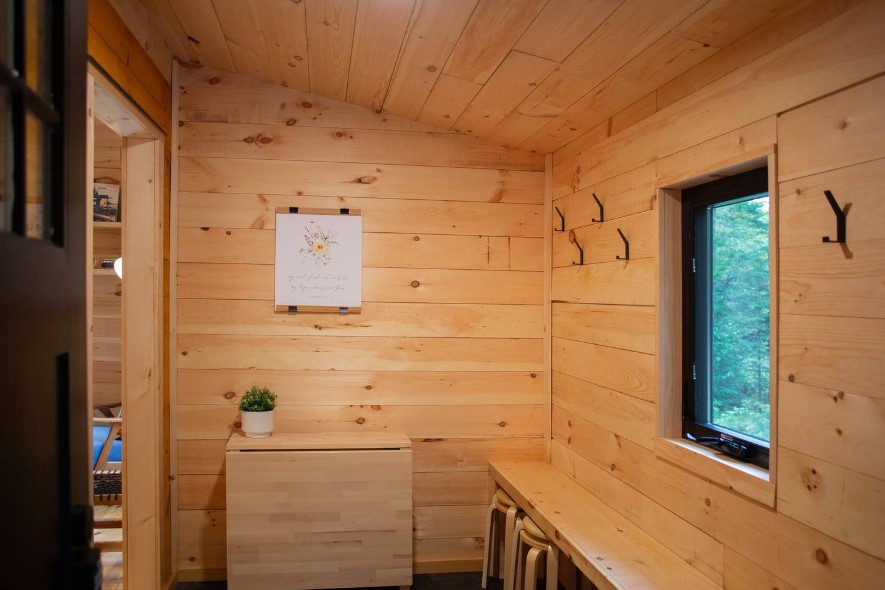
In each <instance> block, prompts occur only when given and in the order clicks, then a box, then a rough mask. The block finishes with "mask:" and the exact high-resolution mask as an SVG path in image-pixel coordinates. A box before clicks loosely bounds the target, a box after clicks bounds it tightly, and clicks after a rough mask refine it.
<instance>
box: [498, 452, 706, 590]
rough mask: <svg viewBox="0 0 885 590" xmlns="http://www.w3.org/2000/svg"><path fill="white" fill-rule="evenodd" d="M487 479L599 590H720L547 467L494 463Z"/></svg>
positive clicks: (521, 463) (637, 528)
mask: <svg viewBox="0 0 885 590" xmlns="http://www.w3.org/2000/svg"><path fill="white" fill-rule="evenodd" d="M489 475H491V476H492V478H493V479H494V480H495V481H496V482H497V484H498V485H499V486H500V487H502V488H503V489H504V491H506V492H507V493H508V494H509V495H510V497H511V498H513V499H514V500H515V501H516V503H517V504H518V505H519V507H520V508H521V509H522V510H523V511H524V512H525V513H526V514H528V515H529V517H530V518H531V519H532V520H533V521H535V523H536V524H537V525H538V526H539V527H541V529H542V530H543V531H544V534H546V535H547V537H548V538H549V539H550V540H551V541H553V542H554V543H555V544H556V545H557V546H558V547H559V549H560V550H561V551H562V553H563V554H565V555H566V556H568V557H569V558H570V559H571V560H572V562H573V563H574V564H575V565H576V566H577V567H578V569H580V570H581V571H582V572H583V573H584V575H585V576H587V578H588V579H589V580H590V581H591V582H593V583H594V584H595V585H596V586H597V587H599V588H605V589H608V588H617V589H622V590H626V589H630V590H632V589H637V590H638V589H642V590H646V589H648V588H663V589H672V590H685V589H687V588H691V589H692V590H695V589H699V590H703V589H707V588H709V589H710V590H714V589H719V590H721V586H719V585H718V584H716V583H715V582H713V581H712V580H710V579H709V578H707V577H706V576H704V575H703V574H702V573H700V572H699V571H698V570H696V569H695V568H693V567H692V566H691V565H689V564H688V563H687V562H686V561H684V560H683V559H682V558H680V557H679V556H678V555H676V554H675V553H673V552H672V551H670V550H669V549H667V548H666V547H665V546H664V545H662V544H661V543H659V542H658V541H656V540H655V539H654V538H652V537H651V536H649V535H648V533H646V532H644V531H642V530H641V529H640V528H639V527H637V526H636V525H634V524H633V523H631V522H630V521H629V520H627V519H626V518H625V517H624V516H622V515H621V514H619V513H618V512H616V511H615V510H614V509H612V508H611V507H609V506H608V505H607V504H605V503H604V502H603V501H602V500H600V499H599V498H598V497H596V496H594V495H593V494H592V493H590V492H589V491H587V490H586V489H584V488H583V487H581V485H580V484H578V483H577V482H575V481H574V480H572V479H571V478H569V477H568V476H566V475H565V474H564V473H562V472H561V471H559V470H558V469H556V468H555V467H553V466H552V465H550V464H549V463H543V462H494V463H491V464H490V465H489Z"/></svg>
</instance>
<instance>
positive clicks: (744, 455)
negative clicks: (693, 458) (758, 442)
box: [685, 432, 753, 461]
mask: <svg viewBox="0 0 885 590" xmlns="http://www.w3.org/2000/svg"><path fill="white" fill-rule="evenodd" d="M685 438H687V439H688V440H690V441H691V442H696V443H698V444H699V445H703V446H705V447H708V448H711V449H715V450H717V451H721V452H723V453H725V454H726V455H728V456H729V457H734V458H735V459H739V460H741V461H749V460H750V459H751V458H752V456H753V451H752V449H750V447H748V446H747V445H742V444H741V443H739V442H735V441H733V440H731V437H729V436H728V435H725V434H722V435H720V436H718V437H717V436H697V437H696V436H692V434H691V433H690V432H686V433H685Z"/></svg>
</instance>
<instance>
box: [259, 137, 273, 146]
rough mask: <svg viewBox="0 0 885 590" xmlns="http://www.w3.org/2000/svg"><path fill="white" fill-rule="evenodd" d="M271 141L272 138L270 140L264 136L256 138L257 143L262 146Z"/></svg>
mask: <svg viewBox="0 0 885 590" xmlns="http://www.w3.org/2000/svg"><path fill="white" fill-rule="evenodd" d="M272 141H273V138H270V137H268V136H266V135H259V136H258V143H263V144H264V145H267V144H269V143H270V142H272Z"/></svg>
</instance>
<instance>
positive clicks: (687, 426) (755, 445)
mask: <svg viewBox="0 0 885 590" xmlns="http://www.w3.org/2000/svg"><path fill="white" fill-rule="evenodd" d="M761 192H766V193H767V192H768V172H767V169H766V168H764V167H760V168H754V169H751V170H747V171H746V172H741V173H739V174H735V175H732V176H728V177H725V178H721V179H718V180H714V181H711V182H706V183H703V184H700V185H697V186H694V187H691V188H688V189H686V190H684V191H683V193H682V195H681V199H680V201H681V203H682V293H683V298H682V334H683V337H682V343H683V351H682V359H683V362H682V382H683V389H682V432H681V434H682V436H683V437H685V438H687V436H688V435H689V434H690V435H692V436H694V437H716V438H721V437H723V435H724V437H725V438H726V439H731V440H733V441H734V442H736V443H739V444H741V445H744V446H746V447H747V448H749V449H750V452H751V453H752V455H751V458H750V459H748V460H746V462H748V463H751V464H754V465H757V466H759V467H762V468H763V469H768V463H769V447H770V445H769V444H766V443H764V442H763V441H760V440H758V439H755V438H753V437H750V436H749V435H744V434H742V433H739V432H734V431H730V430H728V429H726V428H722V427H719V428H717V427H716V426H714V425H712V424H708V423H704V422H701V421H699V418H698V417H697V415H696V412H697V410H696V408H697V402H698V400H697V397H698V391H697V384H698V383H700V381H699V380H698V379H696V378H694V375H693V374H694V373H695V371H697V373H698V374H700V373H701V370H699V369H696V367H699V366H700V365H701V364H702V363H701V360H702V359H699V358H696V357H697V348H696V345H697V342H698V330H699V329H702V328H707V327H708V326H703V327H701V326H698V324H697V312H698V306H697V297H696V296H695V292H694V291H693V290H692V289H693V288H694V287H695V286H696V284H697V279H698V274H697V273H696V272H695V270H694V269H693V268H692V260H693V259H696V258H697V257H698V256H697V255H698V252H697V247H698V244H697V241H698V236H697V235H696V229H697V214H698V212H699V211H701V210H706V208H707V207H708V206H709V205H713V204H717V203H723V202H726V201H730V200H734V199H740V198H742V197H749V196H750V195H752V194H758V193H761ZM771 231H772V228H771V221H770V219H769V260H771V251H770V248H771V243H770V234H771ZM698 272H699V271H698ZM769 277H770V270H769ZM770 299H771V294H770V293H769V307H770ZM769 311H770V310H769ZM769 345H770V342H769ZM769 362H773V360H772V359H771V350H770V349H769ZM689 375H692V377H691V378H690V377H689ZM698 377H700V375H698ZM769 377H770V375H769ZM770 402H771V384H769V404H770ZM770 432H771V424H770V422H769V433H770Z"/></svg>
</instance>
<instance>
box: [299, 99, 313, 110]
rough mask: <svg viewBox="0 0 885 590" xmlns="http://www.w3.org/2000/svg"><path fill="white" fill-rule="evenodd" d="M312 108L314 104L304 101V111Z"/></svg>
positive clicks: (302, 104)
mask: <svg viewBox="0 0 885 590" xmlns="http://www.w3.org/2000/svg"><path fill="white" fill-rule="evenodd" d="M312 106H313V103H309V102H307V101H306V100H305V101H303V102H302V103H301V108H302V109H309V108H311V107H312Z"/></svg>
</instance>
